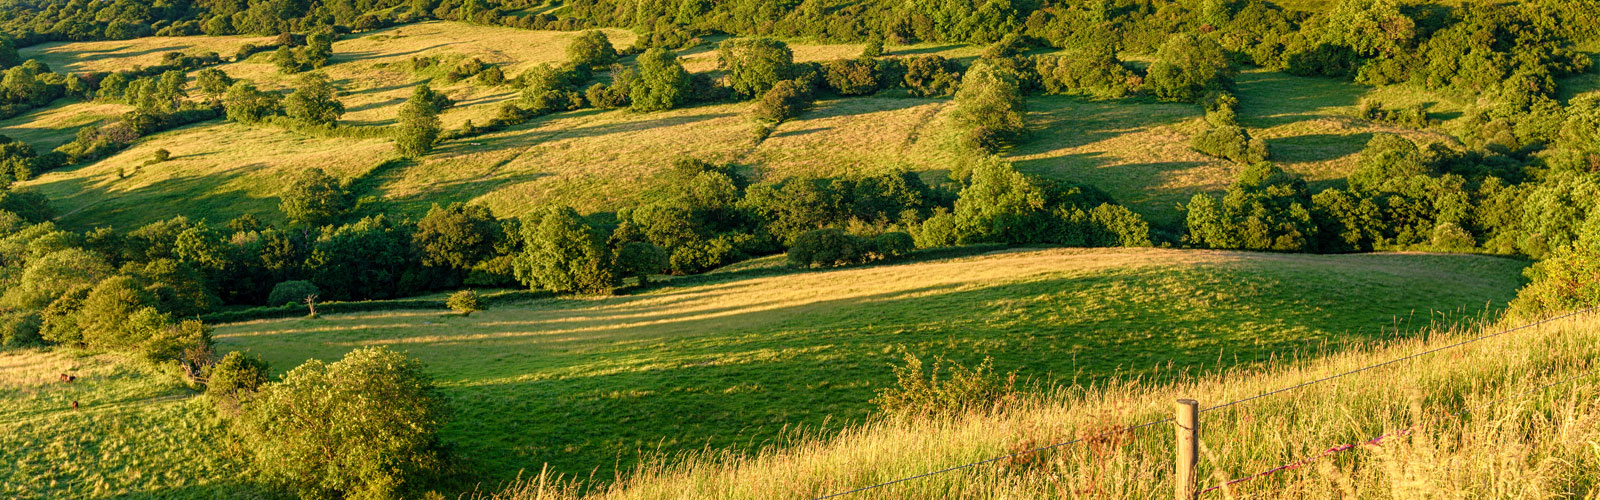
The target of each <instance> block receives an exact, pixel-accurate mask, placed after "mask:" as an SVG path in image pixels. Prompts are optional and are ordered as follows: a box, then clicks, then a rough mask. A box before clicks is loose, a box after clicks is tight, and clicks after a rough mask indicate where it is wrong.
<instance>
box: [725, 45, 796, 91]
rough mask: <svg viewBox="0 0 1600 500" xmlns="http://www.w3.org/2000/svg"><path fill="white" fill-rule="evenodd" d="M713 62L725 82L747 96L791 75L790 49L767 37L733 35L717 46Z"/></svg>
mask: <svg viewBox="0 0 1600 500" xmlns="http://www.w3.org/2000/svg"><path fill="white" fill-rule="evenodd" d="M717 61H718V64H719V65H720V66H721V67H722V69H724V70H726V71H727V72H728V84H729V86H731V87H733V91H734V92H738V93H739V94H740V95H743V96H745V97H747V98H755V97H760V96H761V95H762V94H766V93H767V91H768V90H771V89H772V87H773V86H774V85H777V84H778V82H781V81H784V80H788V79H791V78H794V52H793V51H790V50H789V46H788V45H786V44H784V43H783V42H780V41H777V40H773V39H770V38H735V39H730V40H727V41H724V42H722V44H721V45H719V46H717Z"/></svg>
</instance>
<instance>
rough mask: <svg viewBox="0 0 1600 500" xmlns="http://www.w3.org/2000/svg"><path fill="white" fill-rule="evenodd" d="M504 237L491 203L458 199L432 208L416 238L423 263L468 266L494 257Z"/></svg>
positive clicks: (455, 266)
mask: <svg viewBox="0 0 1600 500" xmlns="http://www.w3.org/2000/svg"><path fill="white" fill-rule="evenodd" d="M500 237H501V235H500V223H499V221H497V220H495V218H494V214H492V213H490V212H489V209H488V208H487V207H483V206H480V205H467V204H465V203H459V202H458V203H451V204H449V205H446V206H442V207H441V206H439V205H434V206H433V208H430V209H428V214H427V215H425V216H423V217H422V220H420V221H417V232H416V235H415V236H413V239H412V241H413V242H414V243H413V244H415V245H416V247H417V250H418V251H419V252H421V254H422V256H421V257H422V263H423V264H425V265H429V266H437V267H448V268H451V269H458V270H466V269H470V268H471V267H472V266H473V265H476V264H477V263H479V262H482V261H484V260H486V259H489V258H493V257H494V254H495V243H496V242H498V241H499V239H500Z"/></svg>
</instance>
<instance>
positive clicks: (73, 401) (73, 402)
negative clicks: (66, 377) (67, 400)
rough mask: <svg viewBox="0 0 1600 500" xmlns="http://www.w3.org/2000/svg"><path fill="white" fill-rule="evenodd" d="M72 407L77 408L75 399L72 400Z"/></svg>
mask: <svg viewBox="0 0 1600 500" xmlns="http://www.w3.org/2000/svg"><path fill="white" fill-rule="evenodd" d="M72 409H74V410H76V409H78V400H76V399H74V400H72Z"/></svg>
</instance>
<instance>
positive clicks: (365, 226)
mask: <svg viewBox="0 0 1600 500" xmlns="http://www.w3.org/2000/svg"><path fill="white" fill-rule="evenodd" d="M414 231H415V227H414V226H411V225H408V224H402V223H399V222H396V221H394V220H393V219H390V218H388V217H387V216H383V215H377V216H371V217H363V218H362V219H361V220H359V221H356V222H354V223H350V224H346V225H342V226H337V227H335V226H325V227H323V228H322V234H321V236H319V237H317V239H316V241H315V242H314V243H313V245H312V249H311V254H310V256H308V257H307V258H306V268H307V269H306V270H307V272H309V273H310V275H311V281H312V282H313V283H316V284H317V288H320V289H321V290H322V295H323V298H324V299H329V300H351V299H356V298H379V299H387V298H393V297H403V296H406V295H409V294H412V293H415V292H417V291H419V290H423V289H425V288H426V285H427V284H428V283H431V282H433V280H434V279H435V278H437V277H438V276H437V275H436V274H435V273H433V272H431V270H430V269H427V268H424V267H423V266H422V265H421V262H420V260H421V259H419V258H418V256H417V252H416V251H415V249H414V248H413V247H412V241H413V236H412V233H413V232H414Z"/></svg>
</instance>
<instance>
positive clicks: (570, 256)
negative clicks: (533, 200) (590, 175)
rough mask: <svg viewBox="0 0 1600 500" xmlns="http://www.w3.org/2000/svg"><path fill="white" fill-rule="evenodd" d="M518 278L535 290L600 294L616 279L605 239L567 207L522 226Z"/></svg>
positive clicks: (546, 212)
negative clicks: (521, 246) (521, 249)
mask: <svg viewBox="0 0 1600 500" xmlns="http://www.w3.org/2000/svg"><path fill="white" fill-rule="evenodd" d="M522 237H523V244H524V250H523V251H522V254H521V255H520V256H518V257H517V259H516V261H515V262H514V266H515V270H516V275H517V279H518V280H519V281H521V282H522V283H523V284H524V285H526V286H528V287H530V288H534V289H541V288H542V289H545V290H550V291H555V292H577V293H603V292H607V291H610V290H611V289H613V288H616V286H617V284H618V276H617V272H616V268H615V267H614V260H613V258H612V256H611V250H610V248H609V247H607V246H606V242H605V237H604V236H602V235H601V234H600V232H599V231H597V230H595V228H594V227H592V226H590V225H589V223H587V222H585V221H584V220H583V219H582V218H581V217H579V216H578V213H577V212H576V211H573V210H572V209H571V208H567V207H550V208H547V209H545V210H542V211H540V212H539V214H537V215H536V216H535V217H534V218H531V219H529V220H527V221H526V223H525V224H524V225H523V232H522Z"/></svg>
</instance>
